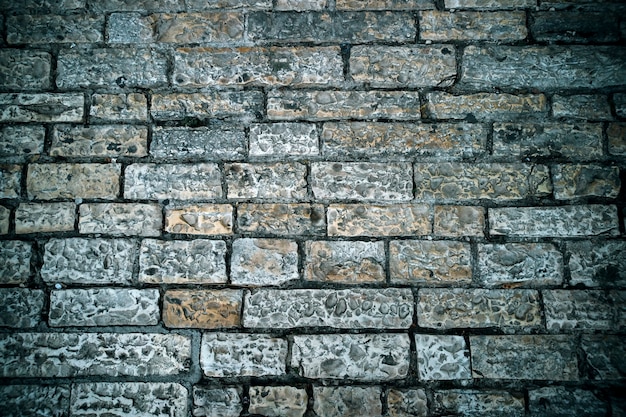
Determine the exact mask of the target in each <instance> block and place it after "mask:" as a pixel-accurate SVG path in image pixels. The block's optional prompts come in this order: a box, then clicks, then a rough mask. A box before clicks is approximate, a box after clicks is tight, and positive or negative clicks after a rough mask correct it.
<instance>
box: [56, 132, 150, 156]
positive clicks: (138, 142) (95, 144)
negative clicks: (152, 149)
mask: <svg viewBox="0 0 626 417" xmlns="http://www.w3.org/2000/svg"><path fill="white" fill-rule="evenodd" d="M147 154H148V129H147V128H146V127H140V126H123V125H104V126H98V125H95V126H89V127H83V126H68V125H55V126H54V129H53V131H52V144H51V146H50V155H51V156H67V157H83V156H85V157H87V156H96V157H110V158H116V157H120V156H135V157H142V156H146V155H147Z"/></svg>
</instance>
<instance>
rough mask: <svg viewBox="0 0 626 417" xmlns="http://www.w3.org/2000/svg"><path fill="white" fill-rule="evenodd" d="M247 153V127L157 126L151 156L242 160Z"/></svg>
mask: <svg viewBox="0 0 626 417" xmlns="http://www.w3.org/2000/svg"><path fill="white" fill-rule="evenodd" d="M245 154H246V136H245V133H244V130H243V128H241V127H235V126H227V127H224V128H206V127H201V128H196V129H190V128H186V127H156V128H155V129H154V131H153V134H152V143H151V144H150V155H152V156H154V157H156V158H194V159H203V160H206V159H211V160H214V159H230V160H233V159H234V160H239V159H242V158H243V157H244V156H245Z"/></svg>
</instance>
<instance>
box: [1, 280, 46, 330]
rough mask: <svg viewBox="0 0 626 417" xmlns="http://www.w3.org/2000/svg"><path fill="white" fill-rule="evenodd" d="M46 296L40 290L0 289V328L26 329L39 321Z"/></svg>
mask: <svg viewBox="0 0 626 417" xmlns="http://www.w3.org/2000/svg"><path fill="white" fill-rule="evenodd" d="M45 297H46V295H45V293H44V292H43V291H41V290H30V289H27V288H0V326H3V327H14V328H15V327H17V328H28V327H35V326H37V325H38V324H39V322H40V321H41V311H42V310H43V305H44V299H45Z"/></svg>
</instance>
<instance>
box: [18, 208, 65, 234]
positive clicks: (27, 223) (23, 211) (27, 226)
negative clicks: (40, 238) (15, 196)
mask: <svg viewBox="0 0 626 417" xmlns="http://www.w3.org/2000/svg"><path fill="white" fill-rule="evenodd" d="M75 222H76V205H75V204H74V203H22V204H20V205H19V206H18V207H17V209H16V210H15V233H16V234H24V233H47V232H68V231H72V230H74V223H75Z"/></svg>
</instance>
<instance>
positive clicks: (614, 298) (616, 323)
mask: <svg viewBox="0 0 626 417" xmlns="http://www.w3.org/2000/svg"><path fill="white" fill-rule="evenodd" d="M609 305H611V306H613V307H614V312H613V313H614V315H613V325H612V326H611V328H612V329H616V330H618V331H623V330H624V329H626V291H611V292H610V293H609Z"/></svg>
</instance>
